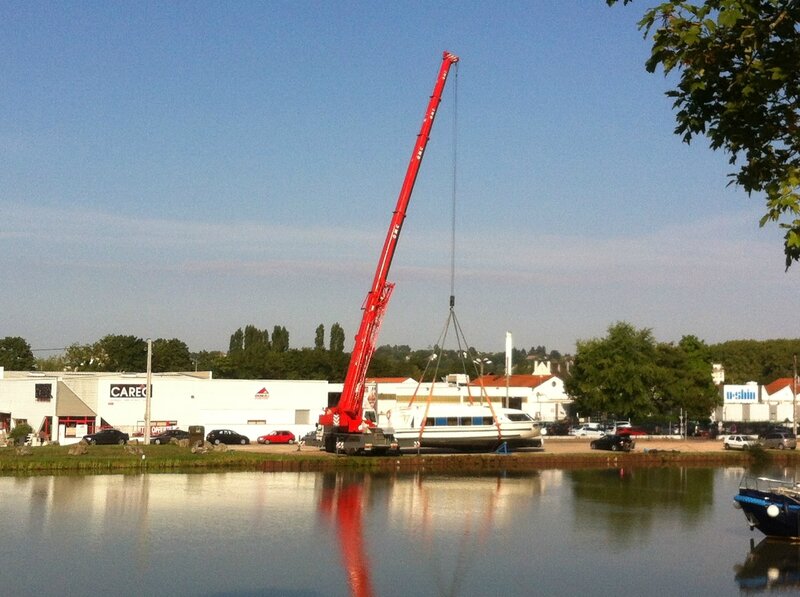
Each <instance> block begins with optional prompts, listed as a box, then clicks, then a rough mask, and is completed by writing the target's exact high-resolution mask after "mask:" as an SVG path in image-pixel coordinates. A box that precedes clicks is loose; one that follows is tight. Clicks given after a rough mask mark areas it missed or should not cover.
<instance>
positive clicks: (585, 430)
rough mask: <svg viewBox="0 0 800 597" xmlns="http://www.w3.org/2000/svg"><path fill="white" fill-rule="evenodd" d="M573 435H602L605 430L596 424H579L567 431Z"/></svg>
mask: <svg viewBox="0 0 800 597" xmlns="http://www.w3.org/2000/svg"><path fill="white" fill-rule="evenodd" d="M569 434H570V435H574V436H575V437H603V436H604V435H605V434H606V432H605V431H604V430H603V429H601V428H600V426H599V425H597V424H587V425H581V426H580V427H578V428H576V429H573V430H572V431H570V433H569Z"/></svg>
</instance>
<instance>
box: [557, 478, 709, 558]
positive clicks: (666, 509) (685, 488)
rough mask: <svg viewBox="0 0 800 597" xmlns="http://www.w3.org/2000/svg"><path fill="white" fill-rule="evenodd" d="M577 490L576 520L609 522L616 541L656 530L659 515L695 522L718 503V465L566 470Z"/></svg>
mask: <svg viewBox="0 0 800 597" xmlns="http://www.w3.org/2000/svg"><path fill="white" fill-rule="evenodd" d="M565 475H566V479H567V480H568V482H569V481H571V484H572V494H573V496H574V499H575V501H574V509H575V512H574V516H575V519H574V520H575V524H576V526H578V527H581V526H587V528H592V527H594V528H596V527H600V526H602V527H604V528H605V530H606V532H607V533H608V538H609V540H611V541H612V542H620V543H626V544H627V543H629V542H630V541H631V540H633V539H636V540H642V539H646V538H648V537H649V536H650V534H651V533H652V531H653V524H654V521H655V520H656V519H658V520H660V521H661V523H663V519H664V513H670V512H674V513H676V514H679V515H680V516H679V517H678V519H679V521H680V522H681V524H686V525H692V524H693V523H694V522H695V521H697V520H698V518H699V517H701V516H705V515H706V514H707V513H708V512H710V511H711V509H712V507H713V498H714V469H711V468H680V467H663V468H615V469H602V470H571V471H566V472H565Z"/></svg>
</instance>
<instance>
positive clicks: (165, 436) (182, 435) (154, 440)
mask: <svg viewBox="0 0 800 597" xmlns="http://www.w3.org/2000/svg"><path fill="white" fill-rule="evenodd" d="M173 438H174V439H177V440H181V439H189V432H188V431H184V430H183V429H167V430H166V431H165V432H164V433H159V434H158V435H154V436H153V437H151V438H150V443H151V444H155V445H157V446H158V445H160V444H168V443H169V442H170V440H171V439H173Z"/></svg>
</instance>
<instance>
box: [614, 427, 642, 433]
mask: <svg viewBox="0 0 800 597" xmlns="http://www.w3.org/2000/svg"><path fill="white" fill-rule="evenodd" d="M617 433H619V434H620V435H649V433H647V431H645V430H644V429H642V428H641V427H620V428H619V429H617Z"/></svg>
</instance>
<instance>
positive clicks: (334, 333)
mask: <svg viewBox="0 0 800 597" xmlns="http://www.w3.org/2000/svg"><path fill="white" fill-rule="evenodd" d="M330 350H331V352H344V328H342V326H340V325H339V323H338V322H337V323H334V324H333V325H332V326H331V338H330Z"/></svg>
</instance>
